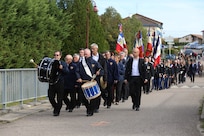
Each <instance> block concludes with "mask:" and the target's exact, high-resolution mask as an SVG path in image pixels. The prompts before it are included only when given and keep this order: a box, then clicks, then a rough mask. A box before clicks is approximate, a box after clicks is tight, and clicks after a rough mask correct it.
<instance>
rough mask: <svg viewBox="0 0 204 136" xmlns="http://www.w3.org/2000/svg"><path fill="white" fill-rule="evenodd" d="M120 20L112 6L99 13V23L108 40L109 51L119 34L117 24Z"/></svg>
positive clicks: (113, 46) (112, 48)
mask: <svg viewBox="0 0 204 136" xmlns="http://www.w3.org/2000/svg"><path fill="white" fill-rule="evenodd" d="M121 21H122V18H121V15H120V14H119V13H118V12H117V11H116V9H114V8H113V7H108V8H107V9H106V11H105V13H104V14H102V15H101V24H102V25H103V28H104V31H105V35H106V40H107V41H108V44H109V46H110V50H111V51H114V50H115V45H116V41H117V38H118V34H119V30H118V24H120V23H121Z"/></svg>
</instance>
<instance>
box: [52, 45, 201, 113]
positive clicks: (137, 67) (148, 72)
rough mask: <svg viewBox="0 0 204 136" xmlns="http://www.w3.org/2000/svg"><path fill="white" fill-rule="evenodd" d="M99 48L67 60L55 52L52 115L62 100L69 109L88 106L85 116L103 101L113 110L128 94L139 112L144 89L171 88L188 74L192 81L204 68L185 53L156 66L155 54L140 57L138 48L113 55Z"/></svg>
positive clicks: (71, 56) (98, 107) (66, 56)
mask: <svg viewBox="0 0 204 136" xmlns="http://www.w3.org/2000/svg"><path fill="white" fill-rule="evenodd" d="M98 48H99V46H98V45H97V44H96V43H93V44H91V46H90V49H88V48H86V49H83V48H82V49H80V50H79V52H78V53H75V54H74V55H71V54H67V55H65V58H64V61H63V60H62V59H61V57H62V54H61V52H60V51H56V52H55V53H54V59H55V60H57V61H58V62H55V63H54V62H53V63H52V65H53V66H52V70H51V72H50V77H49V89H48V98H49V101H50V103H51V105H52V107H53V116H59V115H60V111H61V108H62V105H63V103H64V104H65V105H66V108H65V110H67V111H68V112H73V110H74V109H76V108H80V107H81V106H85V107H86V115H87V116H93V115H94V113H98V112H99V110H100V106H101V102H102V101H103V106H106V107H107V108H108V109H110V108H111V106H112V104H115V105H119V103H121V102H125V100H127V99H128V98H129V97H130V98H131V101H132V105H131V106H130V107H132V109H133V110H134V111H139V110H140V105H141V96H142V92H143V93H144V94H147V95H148V94H149V93H151V92H152V91H154V90H155V91H160V90H163V89H168V88H170V87H171V85H172V84H174V85H176V84H181V83H184V82H185V81H186V78H187V77H189V79H190V81H191V82H192V83H193V82H195V74H196V72H197V73H199V72H198V68H200V67H201V66H199V65H200V63H197V64H196V62H195V60H193V59H189V58H188V59H186V58H184V57H183V56H179V57H178V58H176V59H175V60H168V59H167V60H160V63H159V64H158V65H156V66H154V59H153V57H152V56H151V55H150V56H144V57H143V58H141V57H140V56H139V54H140V50H139V49H138V48H133V50H132V52H131V53H130V54H128V50H127V49H126V48H124V49H123V51H121V52H120V53H117V54H114V55H113V53H111V52H110V51H106V52H104V53H99V52H98ZM56 64H57V65H56ZM54 68H55V69H54ZM199 75H200V73H199ZM56 79H57V81H55V82H53V81H54V80H56ZM55 97H57V99H56V98H55Z"/></svg>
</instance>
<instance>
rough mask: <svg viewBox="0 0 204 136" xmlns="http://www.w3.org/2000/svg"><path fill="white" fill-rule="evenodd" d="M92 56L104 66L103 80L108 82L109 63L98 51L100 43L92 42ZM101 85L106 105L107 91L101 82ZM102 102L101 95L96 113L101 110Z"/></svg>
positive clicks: (98, 78) (97, 79)
mask: <svg viewBox="0 0 204 136" xmlns="http://www.w3.org/2000/svg"><path fill="white" fill-rule="evenodd" d="M91 56H92V58H93V59H94V60H95V61H97V62H98V63H99V64H100V65H101V66H102V67H103V70H104V75H103V81H104V82H107V64H106V59H105V58H104V57H103V55H102V54H100V53H99V52H98V45H97V44H96V43H92V44H91ZM96 81H97V82H98V83H99V82H100V76H98V77H97V78H96ZM99 87H100V90H101V96H102V98H103V99H104V105H106V104H107V101H106V99H105V98H106V96H107V94H106V91H105V89H103V88H102V87H101V85H100V84H99ZM100 103H101V97H100V98H99V101H98V104H97V107H96V109H95V110H94V112H95V113H98V112H99V106H100Z"/></svg>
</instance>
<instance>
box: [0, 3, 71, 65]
mask: <svg viewBox="0 0 204 136" xmlns="http://www.w3.org/2000/svg"><path fill="white" fill-rule="evenodd" d="M65 22H66V23H65ZM69 22H70V16H69V15H67V14H64V13H63V11H62V10H60V9H59V8H58V7H57V6H56V2H55V1H54V0H50V1H47V0H35V1H33V0H26V1H25V0H18V1H13V0H1V1H0V30H1V31H0V43H1V44H0V49H1V52H0V56H3V57H0V67H1V68H22V67H31V66H32V65H31V64H30V63H29V60H30V59H31V58H33V59H35V60H36V62H39V61H40V60H41V59H42V58H43V57H44V56H48V57H53V52H54V51H56V50H61V49H62V45H64V40H66V38H67V37H68V36H69V34H70V29H71V26H70V23H69Z"/></svg>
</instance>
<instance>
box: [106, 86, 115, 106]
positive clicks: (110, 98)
mask: <svg viewBox="0 0 204 136" xmlns="http://www.w3.org/2000/svg"><path fill="white" fill-rule="evenodd" d="M113 85H114V83H107V88H106V89H107V93H108V97H107V106H111V103H112V102H113Z"/></svg>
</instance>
